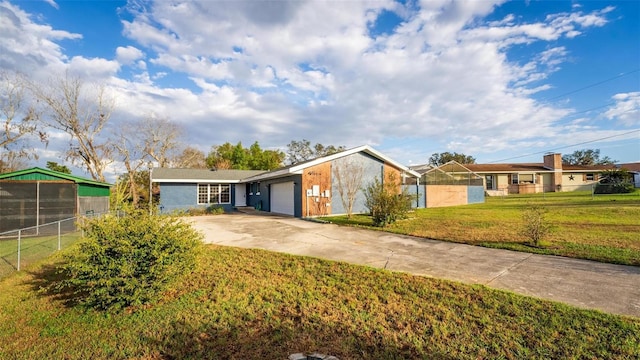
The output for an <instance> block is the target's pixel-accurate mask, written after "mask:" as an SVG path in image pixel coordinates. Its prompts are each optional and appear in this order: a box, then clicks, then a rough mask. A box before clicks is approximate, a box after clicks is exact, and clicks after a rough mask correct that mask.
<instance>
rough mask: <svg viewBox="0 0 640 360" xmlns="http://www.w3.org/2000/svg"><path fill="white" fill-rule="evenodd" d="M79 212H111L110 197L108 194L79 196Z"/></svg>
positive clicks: (89, 213)
mask: <svg viewBox="0 0 640 360" xmlns="http://www.w3.org/2000/svg"><path fill="white" fill-rule="evenodd" d="M78 204H79V206H78V214H80V215H98V214H104V213H108V212H109V197H107V196H79V197H78Z"/></svg>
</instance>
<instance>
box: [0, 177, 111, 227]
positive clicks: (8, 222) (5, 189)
mask: <svg viewBox="0 0 640 360" xmlns="http://www.w3.org/2000/svg"><path fill="white" fill-rule="evenodd" d="M110 188H111V184H107V183H103V182H99V181H95V180H90V179H85V178H81V177H78V176H73V175H69V174H65V173H61V172H57V171H52V170H48V169H42V168H38V167H34V168H31V169H26V170H20V171H15V172H10V173H5V174H0V232H4V231H9V230H15V229H20V228H26V227H31V226H38V225H42V224H46V223H50V222H55V221H59V220H64V219H69V218H73V217H75V216H77V215H85V214H100V213H105V212H108V211H109V194H110Z"/></svg>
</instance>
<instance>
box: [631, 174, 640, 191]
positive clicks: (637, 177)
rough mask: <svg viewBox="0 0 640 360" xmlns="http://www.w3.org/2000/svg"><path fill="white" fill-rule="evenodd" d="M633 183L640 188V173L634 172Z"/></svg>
mask: <svg viewBox="0 0 640 360" xmlns="http://www.w3.org/2000/svg"><path fill="white" fill-rule="evenodd" d="M633 184H634V186H635V187H637V188H640V173H634V174H633Z"/></svg>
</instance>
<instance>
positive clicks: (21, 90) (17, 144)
mask: <svg viewBox="0 0 640 360" xmlns="http://www.w3.org/2000/svg"><path fill="white" fill-rule="evenodd" d="M25 90H26V80H25V78H24V77H23V76H22V75H20V74H18V73H10V72H7V71H0V126H1V128H0V161H1V162H2V163H3V164H4V166H3V168H9V167H10V168H11V170H14V169H13V167H14V165H20V164H21V163H22V160H23V159H29V158H37V154H36V153H35V151H34V149H33V148H32V147H30V146H29V141H28V138H29V136H30V135H34V134H35V135H38V136H39V137H40V140H41V141H42V142H44V143H45V144H46V143H47V135H46V134H45V133H44V132H43V131H42V129H41V127H42V126H41V123H40V114H39V113H38V112H37V111H36V109H35V108H34V107H33V106H31V105H29V104H28V101H27V100H28V99H27V93H26V91H25ZM9 164H13V165H11V166H9Z"/></svg>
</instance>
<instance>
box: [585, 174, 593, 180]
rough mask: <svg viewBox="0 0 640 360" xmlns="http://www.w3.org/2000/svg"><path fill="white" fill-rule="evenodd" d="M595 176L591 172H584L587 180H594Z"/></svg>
mask: <svg viewBox="0 0 640 360" xmlns="http://www.w3.org/2000/svg"><path fill="white" fill-rule="evenodd" d="M595 179H596V178H595V176H594V175H593V174H586V176H585V180H587V181H594V180H595Z"/></svg>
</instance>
